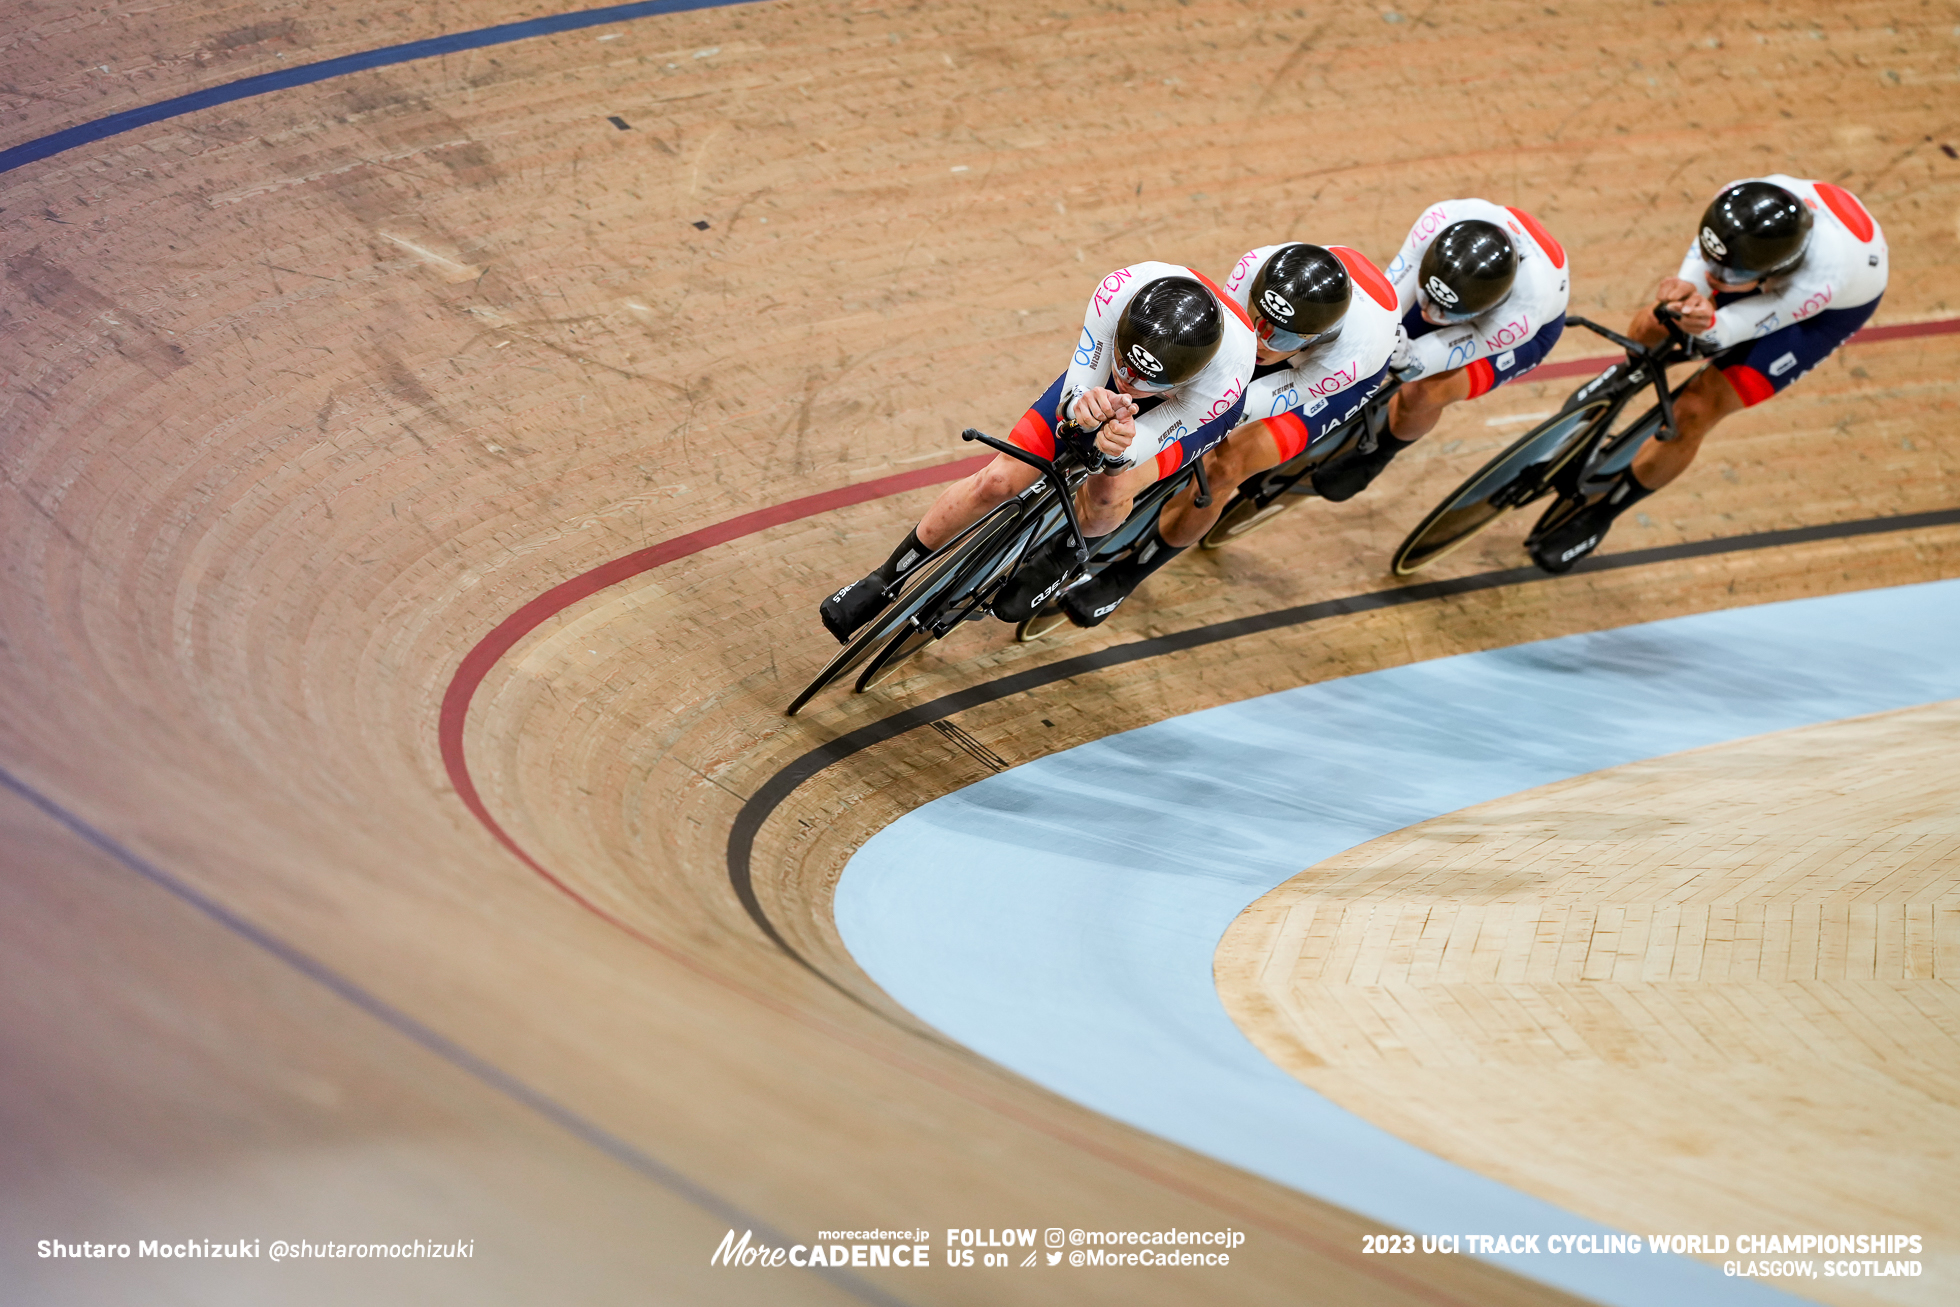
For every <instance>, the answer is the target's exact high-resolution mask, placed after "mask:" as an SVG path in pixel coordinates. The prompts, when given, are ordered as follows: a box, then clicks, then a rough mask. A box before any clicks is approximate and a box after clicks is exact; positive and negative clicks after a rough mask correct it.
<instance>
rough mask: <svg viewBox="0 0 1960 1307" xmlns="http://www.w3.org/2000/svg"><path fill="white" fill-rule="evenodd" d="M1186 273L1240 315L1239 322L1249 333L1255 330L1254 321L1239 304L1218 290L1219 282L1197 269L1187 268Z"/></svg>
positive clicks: (1221, 302)
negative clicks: (1200, 282)
mask: <svg viewBox="0 0 1960 1307" xmlns="http://www.w3.org/2000/svg"><path fill="white" fill-rule="evenodd" d="M1185 271H1186V272H1188V273H1190V274H1191V275H1192V276H1194V277H1196V278H1197V279H1198V280H1199V281H1202V282H1203V283H1204V284H1205V289H1207V290H1209V291H1210V292H1211V293H1212V296H1213V297H1214V298H1215V299H1217V301H1218V302H1219V303H1220V304H1223V305H1224V306H1225V307H1226V308H1228V309H1230V310H1232V312H1234V313H1236V314H1238V315H1239V321H1240V322H1243V323H1244V324H1245V329H1246V330H1247V331H1251V330H1252V329H1253V327H1252V319H1251V318H1248V317H1247V316H1246V315H1245V310H1244V309H1242V308H1240V307H1239V302H1238V301H1237V300H1235V299H1233V298H1232V297H1231V296H1230V295H1227V294H1226V293H1225V292H1224V291H1222V290H1220V289H1218V283H1217V282H1215V281H1213V280H1212V279H1211V278H1210V277H1207V276H1205V274H1204V273H1202V272H1199V271H1198V270H1197V269H1196V268H1186V269H1185Z"/></svg>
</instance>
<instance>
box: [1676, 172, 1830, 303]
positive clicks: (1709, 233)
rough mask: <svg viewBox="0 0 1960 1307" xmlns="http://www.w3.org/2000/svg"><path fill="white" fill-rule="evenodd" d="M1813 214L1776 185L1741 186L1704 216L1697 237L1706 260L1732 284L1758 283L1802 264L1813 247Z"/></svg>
mask: <svg viewBox="0 0 1960 1307" xmlns="http://www.w3.org/2000/svg"><path fill="white" fill-rule="evenodd" d="M1810 228H1811V217H1810V210H1809V209H1807V208H1805V207H1804V203H1803V201H1802V200H1799V199H1798V198H1797V197H1796V196H1794V195H1792V194H1790V192H1788V191H1786V190H1784V189H1783V188H1782V187H1781V186H1778V185H1776V184H1774V183H1773V182H1737V183H1736V184H1735V185H1733V186H1731V187H1729V188H1728V189H1727V190H1725V191H1723V192H1722V193H1721V194H1720V195H1717V196H1716V197H1715V202H1714V203H1713V204H1710V205H1709V206H1708V209H1707V211H1706V212H1705V213H1703V214H1702V215H1701V234H1700V235H1699V236H1697V237H1696V238H1695V240H1696V242H1697V244H1698V245H1699V246H1700V248H1701V256H1702V258H1704V259H1706V260H1708V261H1709V262H1710V263H1712V264H1714V265H1715V266H1716V267H1718V268H1720V269H1721V270H1722V275H1721V277H1720V280H1722V281H1725V282H1729V283H1732V284H1740V283H1742V282H1749V281H1759V280H1761V279H1762V278H1764V277H1774V276H1775V275H1777V274H1778V273H1780V272H1788V271H1789V270H1790V269H1792V268H1794V267H1796V266H1797V265H1798V264H1799V263H1801V262H1803V252H1804V247H1805V246H1806V245H1808V244H1809V243H1810Z"/></svg>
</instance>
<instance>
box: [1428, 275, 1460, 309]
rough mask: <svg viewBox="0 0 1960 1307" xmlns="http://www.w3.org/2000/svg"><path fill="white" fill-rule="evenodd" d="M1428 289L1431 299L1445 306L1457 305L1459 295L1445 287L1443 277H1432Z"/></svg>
mask: <svg viewBox="0 0 1960 1307" xmlns="http://www.w3.org/2000/svg"><path fill="white" fill-rule="evenodd" d="M1426 289H1427V290H1428V291H1429V296H1430V298H1431V299H1439V300H1441V301H1443V303H1445V304H1455V303H1456V301H1457V299H1458V296H1457V293H1456V292H1455V291H1453V290H1451V289H1450V288H1449V287H1448V286H1445V285H1444V284H1443V279H1442V278H1441V277H1431V278H1430V279H1429V285H1428V286H1427V287H1426Z"/></svg>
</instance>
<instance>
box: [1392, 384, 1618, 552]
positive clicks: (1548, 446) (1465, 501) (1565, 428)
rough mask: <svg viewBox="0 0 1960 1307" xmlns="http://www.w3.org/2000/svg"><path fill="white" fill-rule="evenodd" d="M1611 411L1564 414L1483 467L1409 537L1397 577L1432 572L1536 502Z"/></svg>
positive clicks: (1598, 407) (1594, 407) (1597, 408)
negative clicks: (1445, 559)
mask: <svg viewBox="0 0 1960 1307" xmlns="http://www.w3.org/2000/svg"><path fill="white" fill-rule="evenodd" d="M1608 407H1610V405H1609V404H1608V402H1607V401H1605V400H1599V401H1596V402H1594V403H1591V404H1586V405H1583V406H1582V407H1580V408H1576V409H1573V410H1572V411H1570V412H1568V413H1560V414H1558V415H1557V416H1555V417H1553V418H1550V419H1548V420H1547V421H1545V422H1542V423H1540V424H1539V425H1538V426H1536V427H1534V428H1532V429H1531V430H1530V431H1527V432H1526V433H1525V434H1524V435H1523V436H1521V437H1519V438H1518V440H1517V442H1516V443H1515V444H1513V445H1512V446H1511V447H1510V448H1509V449H1506V450H1505V451H1504V452H1503V453H1501V454H1499V455H1498V456H1497V457H1496V458H1493V459H1492V460H1491V461H1490V462H1488V463H1486V464H1484V466H1483V467H1482V468H1481V469H1479V470H1478V472H1477V474H1476V475H1475V476H1473V477H1471V478H1470V479H1469V480H1468V481H1465V482H1464V483H1463V484H1462V485H1460V486H1458V487H1457V488H1456V492H1455V493H1454V494H1452V495H1451V496H1450V497H1449V498H1448V499H1445V500H1444V501H1443V502H1442V503H1440V504H1438V505H1437V506H1436V507H1435V508H1434V509H1432V510H1431V511H1430V514H1429V516H1428V517H1425V518H1424V519H1423V520H1422V524H1421V525H1420V526H1418V527H1416V529H1415V530H1413V531H1411V532H1410V533H1409V538H1408V539H1406V540H1404V541H1403V542H1402V546H1401V548H1399V549H1397V550H1396V551H1395V557H1394V560H1393V561H1392V562H1391V564H1390V566H1391V567H1392V568H1393V570H1394V572H1395V575H1397V576H1409V575H1411V574H1412V573H1414V572H1416V571H1417V570H1418V569H1420V568H1424V567H1427V566H1428V565H1429V564H1431V563H1433V562H1435V561H1436V560H1437V559H1439V558H1441V557H1443V556H1444V555H1445V554H1448V553H1450V552H1452V551H1453V550H1455V549H1458V548H1460V547H1461V546H1462V545H1463V544H1464V543H1465V542H1466V541H1468V540H1469V539H1470V537H1472V536H1474V535H1476V534H1477V533H1478V532H1479V531H1482V530H1483V529H1484V528H1485V527H1487V526H1489V525H1490V524H1491V523H1492V522H1495V521H1496V520H1497V519H1498V518H1500V517H1502V516H1504V514H1506V513H1508V512H1510V511H1511V510H1512V509H1514V508H1521V507H1523V506H1524V505H1525V504H1528V503H1530V502H1531V501H1532V500H1533V499H1536V498H1537V497H1538V496H1539V495H1540V494H1542V493H1543V492H1544V490H1545V488H1546V487H1547V485H1548V484H1549V483H1550V482H1551V479H1552V478H1553V477H1554V476H1556V475H1557V474H1558V472H1559V470H1560V468H1562V467H1563V466H1564V465H1565V463H1566V461H1567V460H1568V459H1570V458H1571V457H1572V455H1573V454H1575V453H1577V452H1578V450H1579V449H1580V448H1581V447H1583V446H1584V445H1585V443H1586V438H1587V437H1588V436H1589V435H1590V434H1591V433H1592V427H1593V422H1594V421H1595V420H1596V419H1597V418H1599V417H1600V416H1601V415H1602V414H1603V413H1605V412H1606V410H1607V408H1608Z"/></svg>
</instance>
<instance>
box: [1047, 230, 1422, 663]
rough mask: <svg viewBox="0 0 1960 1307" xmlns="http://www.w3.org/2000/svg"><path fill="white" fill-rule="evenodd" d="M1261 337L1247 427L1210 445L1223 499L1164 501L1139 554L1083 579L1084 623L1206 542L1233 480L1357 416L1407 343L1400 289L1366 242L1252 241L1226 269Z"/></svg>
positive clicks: (1235, 298)
mask: <svg viewBox="0 0 1960 1307" xmlns="http://www.w3.org/2000/svg"><path fill="white" fill-rule="evenodd" d="M1225 294H1226V295H1227V296H1228V297H1229V298H1230V299H1231V301H1232V302H1233V303H1234V304H1237V305H1238V306H1239V307H1240V308H1243V309H1244V310H1245V311H1246V313H1247V315H1248V316H1249V317H1250V318H1251V320H1252V326H1253V331H1254V333H1255V334H1256V335H1257V336H1258V338H1259V352H1258V356H1257V359H1256V361H1255V366H1254V367H1253V370H1252V381H1251V384H1250V385H1249V386H1247V387H1246V403H1245V415H1246V419H1247V420H1246V422H1245V424H1244V425H1243V426H1241V427H1239V428H1238V429H1237V430H1235V431H1233V432H1232V434H1231V435H1229V436H1227V437H1226V438H1225V440H1224V441H1223V442H1222V443H1220V444H1219V445H1218V447H1217V448H1215V449H1213V450H1212V451H1211V452H1210V453H1209V454H1207V455H1205V473H1206V475H1207V476H1208V477H1209V478H1210V481H1211V485H1212V486H1213V488H1214V489H1213V495H1212V500H1211V504H1210V506H1209V507H1207V508H1199V507H1197V506H1196V503H1195V500H1196V496H1197V491H1198V487H1197V484H1196V483H1195V482H1194V483H1192V485H1191V486H1190V487H1189V488H1188V489H1186V490H1184V491H1182V492H1181V493H1179V495H1178V496H1177V497H1176V498H1175V499H1173V500H1171V502H1170V503H1168V504H1166V505H1165V506H1164V511H1163V513H1162V515H1161V516H1160V517H1159V519H1158V521H1157V525H1156V527H1155V528H1154V530H1153V532H1152V533H1151V534H1150V535H1147V536H1145V537H1144V538H1143V539H1142V540H1141V541H1140V542H1139V543H1138V546H1137V548H1136V550H1135V551H1134V552H1133V553H1132V554H1131V555H1130V556H1129V557H1127V558H1124V559H1122V560H1120V561H1118V562H1116V563H1113V564H1111V565H1110V566H1109V567H1107V568H1105V569H1104V570H1103V571H1102V573H1101V574H1100V575H1098V576H1097V577H1096V578H1095V579H1094V580H1092V581H1089V582H1087V583H1085V584H1083V585H1080V586H1077V587H1076V588H1075V589H1073V590H1071V591H1069V592H1068V594H1067V596H1066V597H1064V598H1063V600H1062V611H1063V612H1064V613H1066V614H1067V615H1068V619H1069V620H1070V621H1071V622H1073V623H1075V624H1076V625H1077V626H1096V625H1099V624H1101V623H1102V622H1103V621H1105V620H1106V619H1107V618H1108V617H1109V615H1110V614H1111V613H1113V612H1115V611H1116V609H1117V607H1118V606H1119V605H1120V604H1122V602H1123V601H1124V600H1125V599H1126V598H1128V597H1129V595H1130V593H1131V591H1133V590H1135V589H1136V588H1137V586H1139V585H1141V584H1142V583H1143V580H1144V578H1145V577H1147V576H1149V575H1150V574H1151V573H1153V572H1155V571H1156V570H1157V569H1159V568H1160V567H1162V566H1164V564H1166V563H1168V562H1170V561H1171V559H1173V558H1175V557H1177V556H1178V555H1179V554H1181V553H1183V552H1184V551H1185V550H1186V549H1188V548H1190V547H1191V546H1192V545H1194V544H1196V543H1197V542H1198V541H1199V540H1200V539H1202V538H1203V536H1204V534H1205V532H1207V531H1209V530H1210V529H1211V527H1212V524H1213V523H1215V522H1216V521H1218V516H1219V514H1220V513H1221V512H1223V511H1224V507H1225V501H1226V500H1227V499H1228V498H1229V497H1230V493H1231V487H1233V486H1236V485H1238V484H1239V483H1240V482H1241V481H1244V480H1245V479H1246V478H1247V477H1250V476H1254V475H1256V474H1257V473H1260V472H1264V471H1265V470H1267V469H1268V468H1273V467H1278V466H1279V465H1280V464H1281V463H1284V462H1286V461H1287V460H1288V459H1290V458H1293V457H1294V456H1296V455H1297V454H1299V453H1300V452H1301V451H1302V450H1304V449H1306V447H1307V446H1308V445H1309V444H1311V443H1312V442H1314V441H1316V440H1319V439H1320V438H1321V437H1322V436H1324V435H1326V434H1327V433H1328V432H1329V431H1331V430H1332V429H1333V428H1335V427H1337V426H1339V425H1340V424H1341V423H1342V422H1345V421H1346V420H1347V419H1349V418H1351V417H1353V416H1354V415H1355V413H1356V412H1358V411H1359V410H1360V408H1361V406H1362V405H1363V404H1365V403H1366V402H1367V401H1368V397H1369V396H1370V395H1373V394H1374V393H1375V392H1376V391H1377V390H1379V389H1380V388H1381V384H1382V382H1383V381H1384V380H1385V379H1386V378H1387V376H1388V359H1389V355H1390V354H1391V353H1393V352H1394V350H1395V345H1396V339H1397V336H1396V321H1397V318H1398V317H1399V316H1400V314H1399V311H1398V309H1397V307H1396V300H1395V289H1394V287H1392V286H1390V285H1389V283H1388V279H1387V278H1386V277H1384V276H1382V273H1381V269H1379V268H1377V267H1376V266H1375V265H1374V264H1372V263H1370V262H1369V261H1368V260H1367V259H1366V258H1365V257H1363V255H1362V254H1361V253H1360V252H1359V251H1358V250H1351V249H1348V248H1347V247H1346V246H1343V245H1329V246H1320V245H1308V244H1305V243H1302V242H1298V241H1293V242H1288V243H1286V244H1281V245H1262V246H1260V247H1259V248H1258V249H1256V250H1251V251H1248V252H1247V253H1246V254H1245V256H1244V257H1242V258H1241V259H1240V260H1239V262H1238V265H1237V266H1236V267H1234V268H1233V269H1232V275H1231V276H1229V277H1227V278H1226V279H1225Z"/></svg>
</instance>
